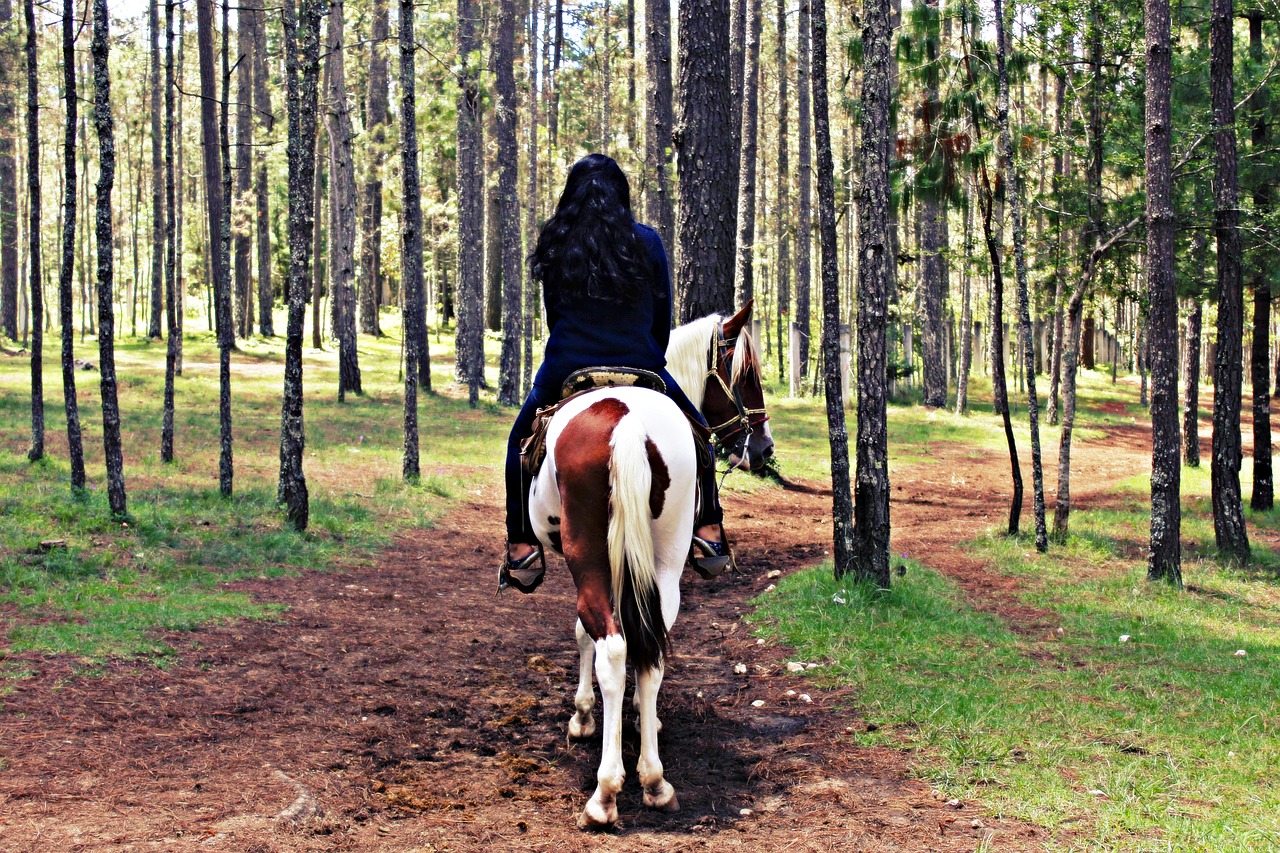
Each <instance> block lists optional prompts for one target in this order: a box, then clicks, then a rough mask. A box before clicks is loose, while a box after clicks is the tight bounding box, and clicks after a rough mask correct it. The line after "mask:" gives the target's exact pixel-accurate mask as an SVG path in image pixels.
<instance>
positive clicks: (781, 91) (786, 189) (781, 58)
mask: <svg viewBox="0 0 1280 853" xmlns="http://www.w3.org/2000/svg"><path fill="white" fill-rule="evenodd" d="M777 20H778V40H777V47H778V56H777V67H778V198H777V203H776V204H775V205H774V208H775V216H774V232H775V234H776V239H777V241H778V257H777V273H776V281H777V285H776V287H777V291H776V292H777V299H778V310H777V315H776V316H777V326H778V330H777V335H778V379H779V380H781V379H782V378H783V377H785V376H786V375H787V355H788V349H789V348H788V346H787V344H786V340H787V336H788V334H789V333H790V329H791V324H790V320H791V231H790V230H789V226H790V223H791V216H790V214H791V211H790V206H791V186H790V185H791V163H790V162H789V158H790V152H789V150H788V147H787V132H788V128H787V124H788V122H787V118H788V116H787V112H788V109H789V107H790V103H789V102H788V99H787V78H788V77H789V76H790V69H789V63H788V62H787V0H778V12H777Z"/></svg>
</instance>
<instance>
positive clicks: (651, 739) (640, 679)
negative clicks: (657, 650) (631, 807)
mask: <svg viewBox="0 0 1280 853" xmlns="http://www.w3.org/2000/svg"><path fill="white" fill-rule="evenodd" d="M662 669H663V667H662V664H658V665H657V666H656V667H654V668H653V669H650V670H646V671H644V672H640V673H637V674H636V704H637V705H639V708H640V757H639V759H638V760H637V761H636V775H638V776H639V777H640V784H641V785H643V786H644V804H645V805H646V806H648V807H649V808H651V809H658V810H659V811H664V812H674V811H679V810H680V802H679V800H677V799H676V792H675V789H674V788H672V787H671V783H670V782H668V781H667V780H666V779H664V778H663V776H662V759H661V758H660V757H659V756H658V731H659V729H660V728H661V724H660V723H659V722H658V689H659V688H660V687H662Z"/></svg>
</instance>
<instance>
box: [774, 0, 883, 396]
mask: <svg viewBox="0 0 1280 853" xmlns="http://www.w3.org/2000/svg"><path fill="white" fill-rule="evenodd" d="M809 2H810V0H800V23H799V29H798V31H797V35H796V38H797V41H798V46H797V49H796V106H797V119H798V121H799V125H800V126H799V128H798V133H799V140H798V145H799V148H798V150H797V154H796V159H797V162H796V166H797V169H798V174H797V180H798V181H799V190H800V198H799V200H798V203H797V206H796V211H797V220H796V286H795V299H796V313H795V316H794V318H793V319H792V323H793V324H794V325H796V326H798V327H799V329H800V348H799V352H798V354H797V361H799V362H800V363H799V364H798V365H795V366H793V367H792V370H791V376H792V377H793V378H794V379H796V380H798V382H797V384H796V385H795V386H794V387H792V388H791V396H793V397H795V396H799V395H800V394H801V393H803V392H802V389H803V388H804V378H805V377H806V376H808V375H809V314H810V313H811V310H810V307H809V291H810V284H811V282H812V280H813V273H812V270H811V268H810V256H811V253H812V247H813V212H812V210H813V202H812V197H813V196H812V186H813V165H812V163H813V154H812V141H811V140H812V138H813V127H812V121H811V119H810V117H809V96H810V93H811V92H812V88H811V86H810V85H809V77H810V73H809V61H810V56H809V51H810V47H809V44H810V42H809V38H810V34H811V30H810V23H809V18H810V8H809ZM866 27H867V24H866V23H865V22H864V23H863V29H864V30H865V29H866ZM886 73H888V72H887V71H886ZM890 85H892V81H890ZM886 144H887V143H886ZM894 262H895V261H894V259H893V254H891V255H890V264H892V263H894ZM885 292H886V293H889V294H892V292H893V290H892V288H890V289H889V290H887V291H885ZM859 347H861V344H859ZM858 351H859V352H861V351H862V350H861V349H859V350H858Z"/></svg>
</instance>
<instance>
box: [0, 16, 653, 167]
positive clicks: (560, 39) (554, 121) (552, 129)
mask: <svg viewBox="0 0 1280 853" xmlns="http://www.w3.org/2000/svg"><path fill="white" fill-rule="evenodd" d="M0 2H3V0H0ZM645 14H646V15H648V14H649V13H648V10H647V9H646V11H645ZM459 38H461V36H459ZM563 53H564V0H556V41H555V50H554V52H553V53H552V58H551V109H550V110H549V111H548V112H547V130H548V136H550V137H551V147H552V148H555V147H557V146H558V145H559V144H560V58H561V55H562V54H563Z"/></svg>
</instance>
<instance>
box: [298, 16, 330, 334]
mask: <svg viewBox="0 0 1280 853" xmlns="http://www.w3.org/2000/svg"><path fill="white" fill-rule="evenodd" d="M299 2H301V3H305V2H309V0H299ZM326 66H327V63H326ZM317 85H318V84H317ZM326 86H327V84H326ZM317 98H318V95H317ZM316 108H317V110H318V109H319V105H317V107H316ZM316 125H317V126H316V135H315V153H314V155H313V156H314V158H315V168H314V169H313V170H312V171H313V176H312V189H311V258H312V260H311V347H312V348H313V349H321V348H322V347H323V338H324V313H323V311H322V310H321V302H322V301H323V300H322V299H321V295H322V293H323V291H322V288H323V287H324V259H323V255H322V249H323V246H324V242H323V237H324V231H323V229H322V227H321V223H322V222H323V221H324V216H323V212H322V210H321V205H322V202H323V199H324V159H325V158H324V157H323V155H322V153H321V152H322V151H323V144H324V137H323V136H322V135H321V131H320V122H319V116H318V114H317V118H316Z"/></svg>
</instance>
